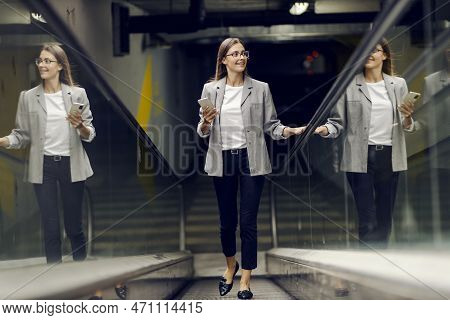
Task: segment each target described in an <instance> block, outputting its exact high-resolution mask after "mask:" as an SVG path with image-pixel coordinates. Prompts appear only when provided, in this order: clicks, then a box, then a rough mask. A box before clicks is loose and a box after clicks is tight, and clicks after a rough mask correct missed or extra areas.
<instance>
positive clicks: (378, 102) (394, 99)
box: [316, 39, 414, 246]
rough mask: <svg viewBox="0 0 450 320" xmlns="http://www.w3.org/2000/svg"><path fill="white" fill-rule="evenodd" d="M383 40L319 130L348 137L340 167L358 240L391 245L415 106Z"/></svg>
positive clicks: (334, 136)
mask: <svg viewBox="0 0 450 320" xmlns="http://www.w3.org/2000/svg"><path fill="white" fill-rule="evenodd" d="M393 74H394V70H393V66H392V60H391V51H390V49H389V45H388V43H387V41H386V40H385V39H382V40H381V41H380V43H379V44H377V46H376V47H375V48H374V49H373V50H372V52H371V54H370V56H369V57H368V59H367V61H366V63H365V65H364V70H363V72H362V73H360V74H358V75H357V76H356V77H355V78H354V80H353V82H352V83H351V84H350V85H349V86H348V88H347V90H346V92H345V94H344V95H343V96H342V97H341V98H340V100H339V101H338V104H337V105H336V108H335V109H334V110H333V112H332V114H331V117H330V118H329V119H328V122H327V123H326V124H325V125H324V126H320V127H318V128H317V129H316V133H318V134H320V135H321V136H323V137H329V138H336V137H338V136H339V135H340V134H341V133H345V137H344V142H343V152H342V159H341V165H340V168H341V170H342V171H345V172H347V178H348V181H349V184H350V187H351V189H352V192H353V196H354V198H355V202H356V207H357V210H358V218H359V238H360V240H363V241H373V242H378V243H379V244H380V245H382V246H385V245H387V241H388V239H389V235H390V232H391V227H392V211H393V207H394V201H395V195H396V191H397V181H398V175H399V172H400V171H404V170H406V169H407V159H406V158H407V157H406V145H405V137H404V131H412V130H413V129H414V122H413V120H412V117H411V115H412V113H413V105H412V103H403V102H402V99H403V98H404V97H405V95H406V94H407V93H408V88H407V85H406V82H405V80H404V79H402V78H398V77H395V76H393Z"/></svg>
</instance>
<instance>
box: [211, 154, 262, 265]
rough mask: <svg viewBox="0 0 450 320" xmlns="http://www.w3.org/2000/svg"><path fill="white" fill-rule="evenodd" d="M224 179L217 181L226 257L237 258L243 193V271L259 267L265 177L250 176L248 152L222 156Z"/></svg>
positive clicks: (241, 227) (221, 232) (241, 230)
mask: <svg viewBox="0 0 450 320" xmlns="http://www.w3.org/2000/svg"><path fill="white" fill-rule="evenodd" d="M222 156H223V177H214V178H213V180H214V187H215V189H216V194H217V201H218V204H219V212H220V240H221V243H222V251H223V253H224V255H225V256H226V257H232V256H234V255H235V254H236V228H237V224H238V209H237V191H238V187H239V190H240V206H239V207H240V208H239V221H240V237H241V253H242V268H243V269H246V270H252V269H255V268H256V267H257V250H258V243H257V239H258V236H257V215H258V208H259V202H260V199H261V193H262V190H263V187H264V180H265V178H264V176H253V177H252V176H250V169H249V163H248V156H247V149H239V150H227V151H223V152H222Z"/></svg>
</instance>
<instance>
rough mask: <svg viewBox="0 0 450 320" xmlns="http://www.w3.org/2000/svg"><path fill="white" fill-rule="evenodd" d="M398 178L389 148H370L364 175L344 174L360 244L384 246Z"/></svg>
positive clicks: (388, 233)
mask: <svg viewBox="0 0 450 320" xmlns="http://www.w3.org/2000/svg"><path fill="white" fill-rule="evenodd" d="M380 149H381V150H380ZM398 174H399V173H398V172H393V171H392V147H390V146H372V145H370V146H369V153H368V159H367V173H354V172H347V179H348V182H349V184H350V187H351V189H352V192H353V196H354V198H355V202H356V208H357V211H358V220H359V221H358V225H359V230H358V231H359V239H360V240H363V241H364V242H376V243H378V244H379V245H381V246H386V245H387V241H388V239H389V235H390V233H391V229H392V211H393V209H394V203H395V196H396V193H397V182H398Z"/></svg>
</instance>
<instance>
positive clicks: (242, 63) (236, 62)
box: [222, 43, 248, 73]
mask: <svg viewBox="0 0 450 320" xmlns="http://www.w3.org/2000/svg"><path fill="white" fill-rule="evenodd" d="M244 51H245V48H244V46H243V45H242V44H241V43H236V44H235V45H233V46H232V47H231V48H230V49H229V50H228V52H227V53H226V56H225V57H224V58H223V60H222V63H223V64H224V65H225V66H226V67H227V70H228V71H233V72H237V73H242V72H244V70H245V68H246V67H247V60H248V58H247V57H246V56H245V55H244ZM236 52H237V54H236ZM233 54H234V55H236V57H233Z"/></svg>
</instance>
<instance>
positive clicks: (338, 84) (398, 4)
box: [286, 0, 415, 165]
mask: <svg viewBox="0 0 450 320" xmlns="http://www.w3.org/2000/svg"><path fill="white" fill-rule="evenodd" d="M414 2H415V0H399V1H387V3H386V4H385V5H384V6H383V8H382V10H381V12H380V13H379V14H378V15H377V17H376V19H375V22H374V23H373V28H372V30H370V31H369V32H368V33H366V35H365V36H364V38H363V39H362V40H361V43H360V45H359V46H358V47H357V48H356V50H355V51H354V52H353V54H352V56H351V57H350V59H349V60H348V61H347V64H346V65H345V67H344V68H343V70H342V71H341V72H340V74H339V75H338V78H337V79H336V81H335V82H334V83H333V86H332V87H331V89H330V90H329V91H328V93H327V95H326V96H325V98H324V99H323V101H322V103H321V104H320V106H319V108H318V109H317V111H316V112H315V113H314V115H313V117H312V118H311V121H310V122H309V125H308V127H307V128H306V130H305V132H304V133H303V134H302V135H301V136H300V137H299V138H298V140H297V141H296V142H295V144H294V147H293V148H292V149H291V150H290V152H289V156H288V159H287V161H286V165H288V164H289V162H290V161H291V159H292V158H293V157H294V155H295V154H296V153H297V152H298V150H299V149H303V148H304V146H305V145H306V144H307V143H308V141H309V139H310V137H311V136H312V135H313V133H314V130H315V129H316V128H317V127H318V126H319V125H321V124H322V123H323V121H324V120H325V119H326V117H327V116H328V114H329V113H330V111H331V109H332V108H333V107H334V106H335V105H336V103H337V101H338V100H339V98H340V97H341V95H342V94H344V92H345V90H346V88H347V87H348V85H349V84H350V82H351V81H352V80H353V78H354V77H355V75H356V74H357V73H358V72H359V71H360V70H361V67H362V64H363V63H364V62H365V60H366V57H368V56H369V54H370V52H371V50H372V49H373V48H374V47H375V46H376V45H377V43H378V42H379V40H380V39H381V38H382V37H383V36H384V35H385V34H386V32H387V31H388V30H389V28H391V27H392V26H393V25H394V24H395V23H396V22H397V21H398V20H399V19H400V18H401V17H402V15H403V14H404V13H405V12H406V11H407V9H408V8H409V6H411V5H412V4H413V3H414Z"/></svg>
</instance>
